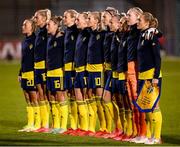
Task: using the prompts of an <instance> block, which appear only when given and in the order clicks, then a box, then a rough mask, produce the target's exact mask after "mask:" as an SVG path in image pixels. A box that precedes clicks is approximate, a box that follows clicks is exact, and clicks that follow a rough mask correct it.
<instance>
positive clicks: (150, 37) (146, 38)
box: [144, 28, 158, 40]
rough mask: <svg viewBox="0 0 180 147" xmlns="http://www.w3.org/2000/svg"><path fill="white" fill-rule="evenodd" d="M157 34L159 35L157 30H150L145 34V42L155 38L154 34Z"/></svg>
mask: <svg viewBox="0 0 180 147" xmlns="http://www.w3.org/2000/svg"><path fill="white" fill-rule="evenodd" d="M157 33H158V30H157V29H156V28H149V29H148V30H146V32H145V33H144V38H145V40H151V39H152V38H153V36H154V34H157Z"/></svg>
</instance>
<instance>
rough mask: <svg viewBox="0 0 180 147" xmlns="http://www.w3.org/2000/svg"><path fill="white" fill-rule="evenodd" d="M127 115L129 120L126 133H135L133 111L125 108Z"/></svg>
mask: <svg viewBox="0 0 180 147" xmlns="http://www.w3.org/2000/svg"><path fill="white" fill-rule="evenodd" d="M125 116H126V120H127V128H126V132H125V133H126V135H128V136H129V135H132V133H133V126H132V111H131V110H125Z"/></svg>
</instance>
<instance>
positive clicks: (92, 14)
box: [89, 11, 102, 31]
mask: <svg viewBox="0 0 180 147" xmlns="http://www.w3.org/2000/svg"><path fill="white" fill-rule="evenodd" d="M89 15H91V16H93V17H94V19H96V20H98V29H97V30H98V31H101V30H102V25H101V15H102V13H101V12H98V11H94V12H90V13H89Z"/></svg>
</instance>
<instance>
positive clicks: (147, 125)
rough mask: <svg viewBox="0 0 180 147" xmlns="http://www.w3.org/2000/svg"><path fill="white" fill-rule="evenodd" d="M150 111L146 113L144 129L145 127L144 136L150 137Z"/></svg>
mask: <svg viewBox="0 0 180 147" xmlns="http://www.w3.org/2000/svg"><path fill="white" fill-rule="evenodd" d="M151 120H152V112H149V113H146V129H147V133H146V137H147V138H151V137H152V134H151V130H152V122H151Z"/></svg>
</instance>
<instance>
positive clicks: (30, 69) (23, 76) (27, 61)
mask: <svg viewBox="0 0 180 147" xmlns="http://www.w3.org/2000/svg"><path fill="white" fill-rule="evenodd" d="M34 31H35V24H34V22H33V20H32V19H26V20H24V22H23V25H22V33H23V34H24V35H25V38H24V40H23V41H22V59H21V71H20V77H19V80H20V82H21V87H22V89H23V92H24V96H25V99H26V103H27V106H26V110H27V120H28V123H27V125H26V126H25V127H23V129H21V130H19V131H20V132H23V131H26V132H29V131H32V130H34V126H35V125H36V122H35V118H36V117H37V116H36V114H35V112H34V108H35V107H36V106H38V101H37V94H36V87H35V83H34V42H35V34H34Z"/></svg>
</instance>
